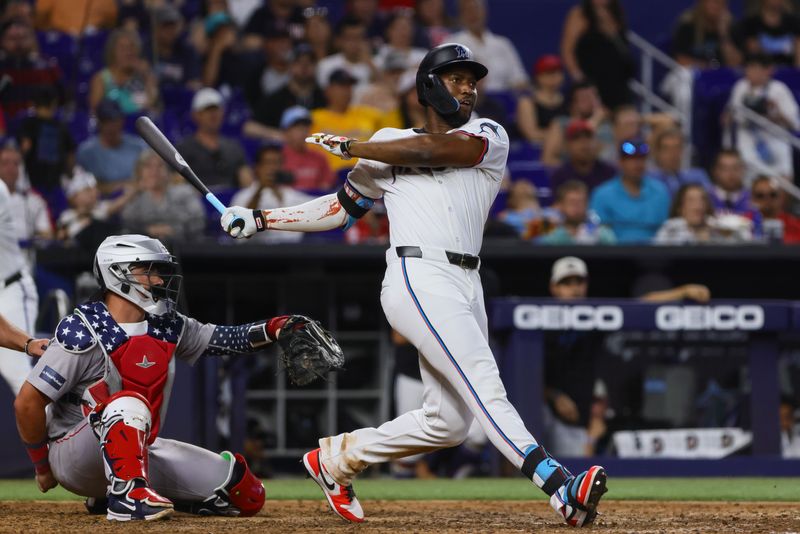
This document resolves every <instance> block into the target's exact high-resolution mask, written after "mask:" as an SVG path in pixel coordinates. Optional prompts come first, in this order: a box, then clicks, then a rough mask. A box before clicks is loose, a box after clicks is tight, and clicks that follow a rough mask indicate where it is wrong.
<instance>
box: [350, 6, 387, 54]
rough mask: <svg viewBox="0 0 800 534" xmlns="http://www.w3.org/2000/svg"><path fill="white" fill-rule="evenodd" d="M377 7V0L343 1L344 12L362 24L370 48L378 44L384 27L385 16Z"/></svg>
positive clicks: (380, 41)
mask: <svg viewBox="0 0 800 534" xmlns="http://www.w3.org/2000/svg"><path fill="white" fill-rule="evenodd" d="M379 7H380V6H379V5H378V0H347V2H346V3H345V13H347V16H348V17H349V18H352V19H353V20H356V21H358V22H359V23H360V24H361V25H362V26H364V29H365V30H366V33H365V36H366V37H367V38H368V40H369V43H370V47H371V48H377V47H378V46H380V44H381V43H382V42H383V33H384V30H385V29H386V18H385V16H384V14H383V13H381V11H380V10H379Z"/></svg>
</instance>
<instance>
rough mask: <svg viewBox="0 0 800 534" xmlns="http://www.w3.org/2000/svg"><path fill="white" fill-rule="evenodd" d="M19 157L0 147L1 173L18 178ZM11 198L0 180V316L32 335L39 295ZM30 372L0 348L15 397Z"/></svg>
mask: <svg viewBox="0 0 800 534" xmlns="http://www.w3.org/2000/svg"><path fill="white" fill-rule="evenodd" d="M20 162H21V157H20V155H19V152H18V151H17V149H16V147H14V146H11V145H3V146H0V172H2V173H3V175H6V174H8V175H13V176H17V175H18V174H19V171H20ZM11 214H12V206H11V194H10V193H9V191H8V187H7V186H6V184H5V182H4V181H3V180H0V258H2V261H0V314H2V315H3V316H4V317H5V318H6V319H7V320H8V322H9V323H11V324H12V325H14V326H15V327H17V328H19V329H21V330H23V331H25V332H33V331H34V329H35V327H36V316H37V315H38V312H39V295H38V294H37V293H36V284H35V283H34V282H33V278H32V277H31V275H30V273H29V271H28V266H27V262H26V259H25V256H24V255H23V253H22V251H21V250H20V248H19V243H18V242H17V237H16V235H17V233H16V230H15V228H14V219H13V217H12V215H11ZM30 370H31V362H30V359H29V358H25V357H24V356H21V355H20V354H19V352H17V351H16V350H12V349H10V348H3V347H0V374H2V375H3V378H4V379H5V381H6V382H7V383H8V386H9V387H10V388H11V390H12V391H13V392H14V395H16V394H17V393H18V392H19V390H20V388H21V387H22V384H23V383H24V382H25V377H26V376H28V373H29V372H30Z"/></svg>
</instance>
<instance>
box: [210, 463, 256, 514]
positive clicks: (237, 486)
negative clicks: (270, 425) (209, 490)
mask: <svg viewBox="0 0 800 534" xmlns="http://www.w3.org/2000/svg"><path fill="white" fill-rule="evenodd" d="M222 456H223V457H225V458H227V459H228V460H230V461H231V470H230V472H229V473H228V480H227V481H226V482H225V484H224V485H223V486H222V487H221V488H220V489H219V490H217V491H218V493H219V492H224V493H226V494H227V496H228V499H229V501H230V503H231V505H233V506H235V507H236V508H238V509H239V512H240V515H241V516H243V517H249V516H251V515H256V514H257V513H258V512H259V510H261V508H263V507H264V500H265V499H266V498H267V495H266V492H265V491H264V484H263V483H262V482H261V480H260V479H259V478H258V477H256V476H255V475H254V474H253V472H252V471H250V468H249V467H248V466H247V462H246V461H245V459H244V456H242V455H241V454H238V453H237V454H235V455H233V457H231V453H229V452H227V451H225V452H223V453H222Z"/></svg>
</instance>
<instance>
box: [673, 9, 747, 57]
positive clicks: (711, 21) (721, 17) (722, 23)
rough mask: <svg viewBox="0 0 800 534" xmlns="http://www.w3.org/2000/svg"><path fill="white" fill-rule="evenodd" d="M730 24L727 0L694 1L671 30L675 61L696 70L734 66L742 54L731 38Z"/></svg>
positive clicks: (731, 18) (731, 20)
mask: <svg viewBox="0 0 800 534" xmlns="http://www.w3.org/2000/svg"><path fill="white" fill-rule="evenodd" d="M732 26H733V15H731V12H730V10H729V9H728V2H727V0H697V1H696V3H695V5H694V7H692V8H690V9H687V10H686V11H684V12H683V13H682V14H681V16H680V17H679V18H678V22H677V24H676V26H675V30H674V31H673V33H672V54H673V56H674V57H675V60H676V61H677V62H678V63H680V64H681V65H683V66H686V67H694V68H699V69H707V68H714V67H719V66H728V67H736V66H738V65H739V64H740V63H741V61H742V56H741V53H739V50H738V49H737V48H736V45H735V44H734V42H733V40H732Z"/></svg>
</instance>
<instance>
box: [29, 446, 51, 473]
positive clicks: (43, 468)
mask: <svg viewBox="0 0 800 534" xmlns="http://www.w3.org/2000/svg"><path fill="white" fill-rule="evenodd" d="M25 450H26V451H27V452H28V457H29V458H30V459H31V462H32V463H33V468H34V469H35V470H36V473H37V474H39V475H41V474H43V473H47V472H49V471H50V461H49V460H48V459H47V452H48V448H47V440H43V441H40V442H39V443H26V444H25Z"/></svg>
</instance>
